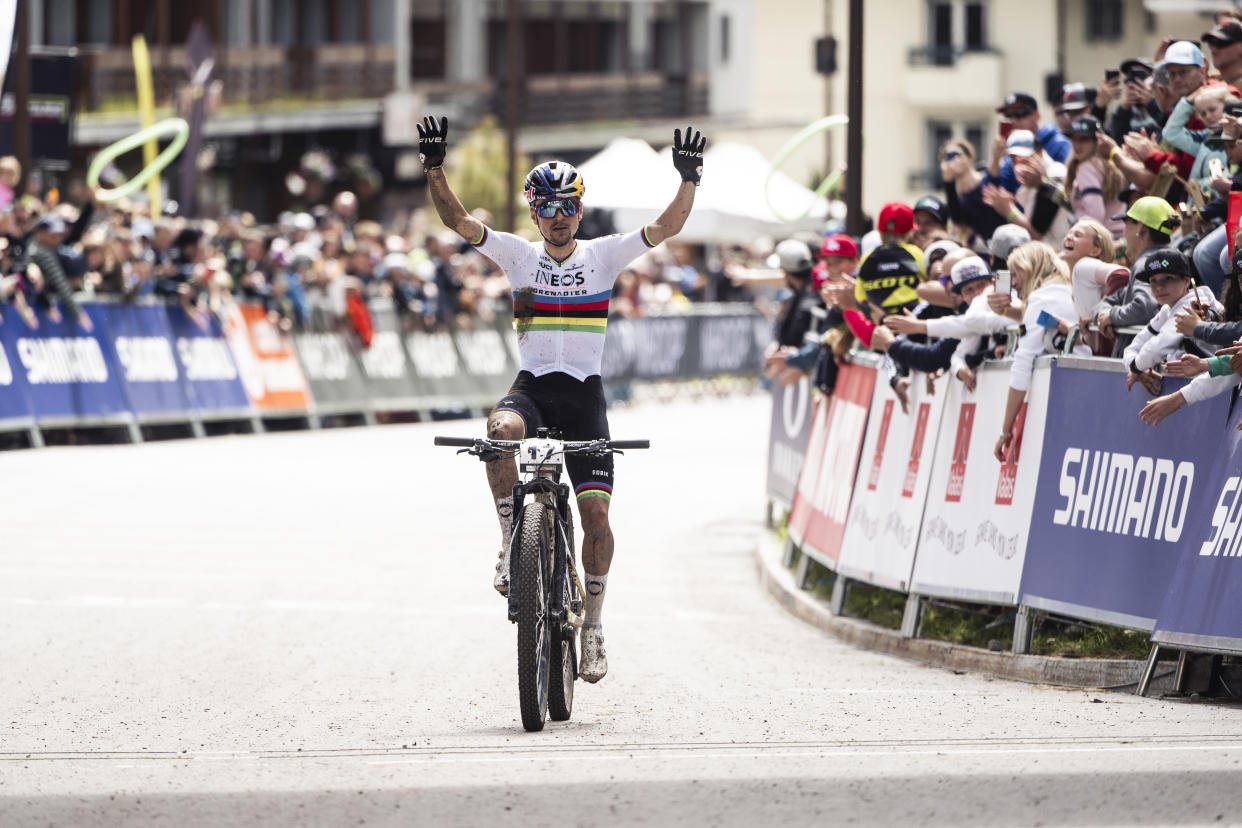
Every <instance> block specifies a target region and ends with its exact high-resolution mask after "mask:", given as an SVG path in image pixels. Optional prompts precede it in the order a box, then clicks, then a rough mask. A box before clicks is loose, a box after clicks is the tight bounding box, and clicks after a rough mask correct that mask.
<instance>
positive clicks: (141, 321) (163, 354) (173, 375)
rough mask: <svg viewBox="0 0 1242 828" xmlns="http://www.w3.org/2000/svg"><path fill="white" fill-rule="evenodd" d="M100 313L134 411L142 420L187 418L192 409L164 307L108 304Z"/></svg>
mask: <svg viewBox="0 0 1242 828" xmlns="http://www.w3.org/2000/svg"><path fill="white" fill-rule="evenodd" d="M100 309H101V310H102V312H103V314H104V316H105V317H106V318H107V320H108V328H109V332H110V333H111V335H112V345H113V347H114V348H116V355H117V363H118V364H119V365H120V368H121V379H122V380H123V381H124V383H125V390H126V394H127V396H128V397H129V404H130V407H131V410H132V411H133V412H134V413H135V414H136V415H138V418H139V419H140V420H141V419H144V418H146V417H150V416H157V417H159V416H163V417H168V416H173V417H183V416H184V414H185V412H186V410H187V409H189V408H191V407H192V406H191V402H190V396H189V392H188V390H187V388H186V383H185V379H184V376H183V374H182V372H181V370H180V369H179V368H178V365H177V357H176V355H175V353H174V351H173V339H172V329H171V327H170V326H169V324H168V312H167V310H166V308H165V307H164V305H163V304H162V303H161V304H146V303H144V304H141V305H133V304H105V305H100Z"/></svg>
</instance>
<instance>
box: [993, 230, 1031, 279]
mask: <svg viewBox="0 0 1242 828" xmlns="http://www.w3.org/2000/svg"><path fill="white" fill-rule="evenodd" d="M1029 241H1031V234H1030V233H1028V232H1027V231H1026V228H1025V227H1022V226H1020V225H1017V224H1005V225H1002V226H1001V227H998V228H997V230H996V233H995V234H993V236H992V240H991V241H989V242H988V255H989V256H991V257H992V270H1004V269H1006V268H1008V267H1009V254H1010V253H1012V252H1013V251H1015V250H1017V249H1018V248H1019V247H1021V246H1022V245H1024V244H1026V243H1027V242H1029Z"/></svg>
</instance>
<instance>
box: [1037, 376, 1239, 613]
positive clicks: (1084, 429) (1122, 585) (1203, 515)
mask: <svg viewBox="0 0 1242 828" xmlns="http://www.w3.org/2000/svg"><path fill="white" fill-rule="evenodd" d="M1106 365H1108V367H1110V368H1113V369H1114V370H1113V372H1109V373H1102V372H1101V371H1100V370H1099V368H1100V367H1101V363H1100V362H1098V361H1092V362H1087V361H1076V360H1070V359H1065V360H1062V362H1061V364H1058V365H1057V366H1056V367H1055V368H1054V369H1053V372H1052V391H1051V397H1050V400H1051V405H1050V406H1049V408H1048V415H1047V418H1048V439H1047V440H1046V441H1045V442H1044V451H1043V462H1042V463H1041V469H1040V476H1039V490H1038V494H1037V495H1036V498H1035V508H1034V512H1033V514H1032V518H1031V542H1030V552H1029V553H1028V555H1027V562H1026V571H1025V572H1024V573H1023V575H1022V593H1021V600H1022V603H1024V604H1028V605H1030V606H1032V607H1036V608H1038V609H1043V610H1048V611H1051V612H1056V613H1060V614H1064V615H1070V616H1075V617H1079V618H1089V619H1093V620H1097V621H1103V622H1106V623H1110V624H1119V625H1122V626H1127V627H1134V628H1135V629H1140V630H1151V629H1152V628H1153V627H1154V626H1155V623H1156V616H1157V614H1158V613H1159V611H1160V607H1161V604H1162V603H1163V601H1164V597H1165V593H1166V591H1167V589H1168V585H1169V580H1170V578H1172V577H1173V572H1174V567H1175V565H1176V563H1177V560H1178V557H1179V554H1180V552H1181V550H1183V549H1187V548H1188V547H1192V546H1193V547H1194V548H1195V549H1198V547H1199V545H1200V544H1201V543H1202V542H1203V541H1204V540H1205V538H1206V537H1208V536H1210V531H1209V528H1210V526H1211V525H1212V518H1213V515H1214V513H1215V512H1214V510H1215V509H1216V507H1217V503H1218V501H1219V499H1220V498H1221V497H1222V496H1223V494H1222V487H1221V486H1220V485H1217V486H1215V487H1213V485H1212V483H1211V478H1212V469H1213V464H1214V462H1215V461H1216V458H1217V456H1218V455H1219V454H1222V446H1221V436H1220V435H1221V429H1222V427H1223V426H1224V424H1225V420H1226V417H1227V416H1228V414H1227V412H1228V406H1229V395H1227V394H1222V395H1220V396H1217V397H1213V398H1211V399H1208V400H1205V401H1203V402H1201V403H1198V404H1196V405H1192V406H1187V407H1185V408H1183V409H1182V410H1180V411H1178V412H1176V413H1175V414H1173V415H1172V416H1171V417H1169V418H1168V419H1166V420H1165V421H1164V422H1163V423H1161V424H1160V425H1159V426H1158V427H1157V428H1154V429H1153V428H1151V427H1149V426H1146V425H1144V424H1143V422H1142V421H1141V420H1140V419H1139V416H1138V414H1139V410H1140V409H1141V408H1142V407H1143V405H1144V404H1145V403H1146V402H1147V401H1148V400H1149V399H1151V397H1150V395H1149V394H1148V393H1147V392H1146V391H1144V390H1143V389H1142V387H1141V386H1139V385H1137V384H1136V385H1135V386H1134V388H1133V389H1132V390H1130V391H1129V392H1127V391H1126V387H1125V374H1124V369H1123V368H1122V367H1121V366H1120V365H1119V364H1117V363H1111V364H1110V363H1106ZM1071 366H1081V367H1071ZM1090 369H1095V370H1090ZM1181 382H1182V381H1180V380H1169V379H1166V380H1165V390H1166V391H1171V390H1173V389H1175V388H1176V387H1179V385H1178V383H1181ZM1230 502H1232V501H1230ZM1226 511H1228V510H1226Z"/></svg>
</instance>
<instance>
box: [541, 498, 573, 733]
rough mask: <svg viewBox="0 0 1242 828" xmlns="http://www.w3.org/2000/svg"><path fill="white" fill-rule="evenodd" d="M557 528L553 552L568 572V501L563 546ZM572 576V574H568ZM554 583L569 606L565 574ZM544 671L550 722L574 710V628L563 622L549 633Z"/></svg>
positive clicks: (570, 557) (570, 513) (570, 514)
mask: <svg viewBox="0 0 1242 828" xmlns="http://www.w3.org/2000/svg"><path fill="white" fill-rule="evenodd" d="M559 535H560V532H559V530H557V537H556V541H557V544H556V545H557V550H556V551H557V554H558V555H565V570H566V571H565V574H566V575H567V576H569V567H571V566H576V565H577V564H576V563H575V558H574V511H573V506H572V505H570V506H569V508H568V509H566V510H565V539H566V541H567V542H568V544H569V548H568V549H566V550H563V551H562V550H561V549H560V536H559ZM570 577H572V576H570ZM557 587H558V588H559V589H561V590H563V591H564V593H565V608H566V610H568V609H569V601H570V596H571V595H572V594H573V590H572V589H571V588H570V581H569V579H568V578H567V579H566V580H565V581H564V582H562V583H561V584H558V585H557ZM548 675H549V679H550V684H549V687H548V715H549V716H551V717H552V721H554V722H563V721H567V720H568V719H569V717H570V716H571V715H573V711H574V679H576V678H577V677H578V629H577V628H576V627H574V626H572V625H570V624H565V625H564V626H562V627H561V628H560V629H559V630H557V631H556V634H555V635H553V636H552V660H551V663H550V665H549V669H548Z"/></svg>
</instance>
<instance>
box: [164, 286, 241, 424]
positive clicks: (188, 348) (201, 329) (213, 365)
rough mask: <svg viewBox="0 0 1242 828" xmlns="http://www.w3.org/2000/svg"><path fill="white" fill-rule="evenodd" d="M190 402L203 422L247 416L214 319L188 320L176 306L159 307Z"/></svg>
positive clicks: (234, 366)
mask: <svg viewBox="0 0 1242 828" xmlns="http://www.w3.org/2000/svg"><path fill="white" fill-rule="evenodd" d="M163 310H164V312H165V313H166V314H167V316H168V326H169V331H170V334H171V336H172V338H173V346H174V347H175V348H176V351H177V362H178V364H179V365H180V366H181V373H182V376H184V377H185V382H186V386H187V387H188V389H189V396H190V399H191V400H193V403H194V406H195V408H197V409H198V411H199V414H200V415H202V416H203V417H204V418H205V419H225V418H229V417H246V416H249V415H250V410H251V409H250V398H249V397H248V396H246V389H245V388H243V387H242V382H241V374H240V372H239V371H238V369H237V363H236V362H235V361H234V360H233V352H232V351H230V350H229V345H228V343H227V342H225V340H224V334H223V332H222V331H221V327H220V321H219V320H218V319H216V318H215V317H214V316H209V317H206V318H195V319H191V318H190V316H189V314H187V313H186V312H185V310H184V309H183V308H181V307H179V306H177V305H169V306H167V307H165V308H163Z"/></svg>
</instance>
